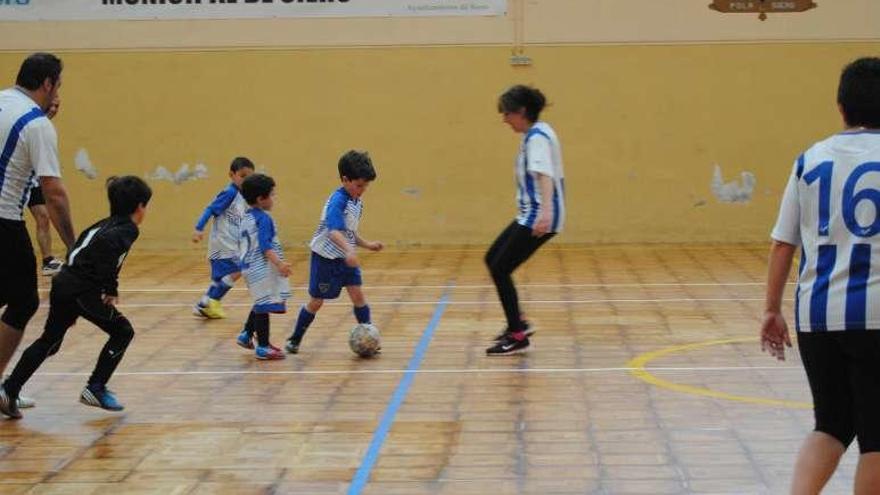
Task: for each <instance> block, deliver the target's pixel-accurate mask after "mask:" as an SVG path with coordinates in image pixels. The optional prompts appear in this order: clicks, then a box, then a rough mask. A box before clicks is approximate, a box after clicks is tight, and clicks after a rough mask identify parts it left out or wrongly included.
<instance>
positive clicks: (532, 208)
mask: <svg viewBox="0 0 880 495" xmlns="http://www.w3.org/2000/svg"><path fill="white" fill-rule="evenodd" d="M534 136H544V137H545V138H547V140H548V141H550V142H551V143H552V140H551V139H550V136H549V135H547V133H546V132H544V131H542V130H541V129H539V128H537V127H532V128H531V129H529V130H528V131H527V132H526V137H525V143H524V145H523V149H524V150H525V153H524V158H525V159H524V160H523V177H524V178H525V182H526V192H527V194H528V198H529V216H528V217H527V218H526V227H529V228H531V227H534V226H535V219H536V218H537V217H538V209H539V205H538V198H537V194H536V192H535V178H534V177H532V174H531V172H529V152H528V149H529V148H528V145H529V140H530V139H531V138H532V137H534ZM553 199H554V201H556V198H555V196H554V198H553ZM554 207H555V204H554ZM554 231H555V229H554Z"/></svg>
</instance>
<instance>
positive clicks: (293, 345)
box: [284, 340, 299, 354]
mask: <svg viewBox="0 0 880 495" xmlns="http://www.w3.org/2000/svg"><path fill="white" fill-rule="evenodd" d="M284 350H285V351H287V352H288V353H290V354H299V343H298V342H294V341H292V340H288V341H287V342H286V343H285V344H284Z"/></svg>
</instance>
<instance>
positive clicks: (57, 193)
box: [40, 177, 76, 251]
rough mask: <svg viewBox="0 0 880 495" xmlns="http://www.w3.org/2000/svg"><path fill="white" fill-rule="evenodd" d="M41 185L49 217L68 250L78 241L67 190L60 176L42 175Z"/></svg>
mask: <svg viewBox="0 0 880 495" xmlns="http://www.w3.org/2000/svg"><path fill="white" fill-rule="evenodd" d="M40 187H42V188H43V196H44V197H45V198H46V208H47V209H48V210H49V219H50V220H52V225H54V226H55V230H56V231H58V235H59V236H61V240H62V241H63V242H64V245H65V246H67V250H68V251H70V248H71V247H73V244H74V242H76V235H75V234H74V233H73V220H71V218H70V200H69V199H68V198H67V190H66V189H65V188H64V183H62V182H61V178H60V177H40Z"/></svg>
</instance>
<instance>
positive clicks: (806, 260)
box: [761, 58, 880, 493]
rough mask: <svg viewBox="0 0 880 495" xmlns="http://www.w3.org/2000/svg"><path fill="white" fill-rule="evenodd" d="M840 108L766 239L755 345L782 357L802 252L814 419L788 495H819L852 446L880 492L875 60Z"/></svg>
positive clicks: (796, 174) (878, 61)
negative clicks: (836, 127)
mask: <svg viewBox="0 0 880 495" xmlns="http://www.w3.org/2000/svg"><path fill="white" fill-rule="evenodd" d="M837 101H838V104H839V107H840V111H841V113H842V115H843V119H844V121H845V123H846V130H845V131H844V132H842V133H840V134H836V135H834V136H831V137H830V138H827V139H825V140H823V141H820V142H818V143H816V144H814V145H813V146H812V147H810V148H809V149H808V150H807V151H806V152H804V153H803V154H802V155H801V156H800V157H798V159H797V160H796V161H795V164H794V167H793V169H792V173H791V176H790V177H789V180H788V186H787V187H786V189H785V194H784V196H783V199H782V206H781V207H780V211H779V218H778V220H777V223H776V227H775V228H774V229H773V233H772V237H773V240H774V242H773V248H772V250H771V254H770V267H769V276H768V282H767V301H766V309H765V314H764V323H763V327H762V329H761V346H762V348H764V349H765V350H768V351H769V352H770V354H771V355H773V356H775V357H777V358H778V359H784V357H785V346H786V345H788V346H790V345H791V341H790V339H789V337H788V328H787V325H786V322H785V318H783V316H782V314H781V312H780V307H781V301H782V293H783V290H784V288H785V282H786V280H787V279H788V273H789V270H790V267H791V261H792V258H793V256H794V253H795V251H796V250H797V249H798V248H800V252H801V259H800V267H799V270H798V282H797V286H796V288H795V294H794V313H795V314H794V322H795V328H796V330H797V338H798V347H799V350H800V354H801V359H802V361H803V363H804V367H805V369H806V372H807V378H808V380H809V382H810V390H811V392H812V395H813V403H814V413H815V418H816V426H815V431H814V432H813V433H812V434H811V435H810V436H809V437H807V440H806V442H805V443H804V445H803V447H802V448H801V451H800V453H799V455H798V460H797V464H796V466H795V473H794V477H793V485H792V491H791V493H819V492H820V491H821V489H822V487H823V486H824V485H825V483H826V482H827V481H828V479H829V478H830V477H831V474H832V473H833V472H834V470H835V468H836V466H837V463H838V461H839V460H840V457H841V455H842V454H843V453H844V451H846V448H847V447H848V446H849V444H850V443H851V442H852V441H853V439H854V438H857V439H858V444H859V451H860V453H861V456H860V458H859V467H858V469H857V472H856V481H855V493H880V58H863V59H859V60H857V61H855V62H853V63H852V64H850V65H849V66H847V67H846V69H844V71H843V74H842V76H841V78H840V87H839V89H838V98H837Z"/></svg>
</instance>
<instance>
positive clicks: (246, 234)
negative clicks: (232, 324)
mask: <svg viewBox="0 0 880 495" xmlns="http://www.w3.org/2000/svg"><path fill="white" fill-rule="evenodd" d="M270 249H271V250H272V251H275V254H277V255H278V257H279V258H281V259H282V260H284V251H283V250H282V249H281V243H280V242H278V234H277V232H276V231H275V222H274V221H273V220H272V217H271V216H269V214H268V213H266V212H265V211H263V210H261V209H259V208H249V209H248V210H247V211H246V212H245V215H244V218H242V221H241V258H240V261H241V271H242V274H243V275H244V278H245V281H246V282H247V285H248V291H249V292H250V293H251V297H252V298H253V299H254V310H256V311H258V312H274V313H278V312H284V311H285V308H284V301H286V300H287V299H289V298H290V295H291V293H290V285H289V282H288V280H287V278H286V277H283V276H281V274H280V273H279V272H278V270H277V269H276V268H275V266H274V265H273V264H272V262H270V261H269V259H268V258H267V257H266V254H265V253H266V251H268V250H270Z"/></svg>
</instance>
